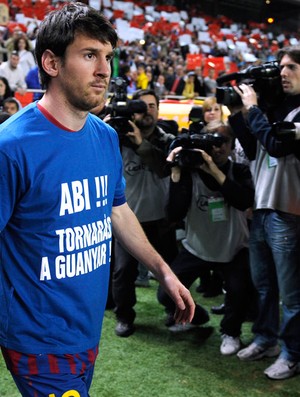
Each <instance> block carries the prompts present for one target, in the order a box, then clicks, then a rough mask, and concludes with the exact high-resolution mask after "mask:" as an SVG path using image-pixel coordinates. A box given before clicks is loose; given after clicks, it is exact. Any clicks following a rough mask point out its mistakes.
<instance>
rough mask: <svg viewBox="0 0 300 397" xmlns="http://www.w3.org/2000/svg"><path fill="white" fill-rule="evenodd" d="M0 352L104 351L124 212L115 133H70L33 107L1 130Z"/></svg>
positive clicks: (102, 127) (103, 127) (97, 126)
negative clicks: (114, 252)
mask: <svg viewBox="0 0 300 397" xmlns="http://www.w3.org/2000/svg"><path fill="white" fill-rule="evenodd" d="M0 202H1V206H0V231H1V233H0V307H1V310H0V345H2V346H4V347H6V348H9V349H14V350H16V351H20V352H24V353H53V354H61V353H70V354H72V353H76V352H81V351H84V350H86V349H89V348H91V347H94V346H96V345H97V343H98V342H99V338H100V333H101V327H102V319H103V313H104V310H105V304H106V297H107V289H108V279H109V268H110V256H111V237H112V227H111V211H112V207H113V206H118V205H121V204H123V203H125V195H124V180H123V177H122V158H121V155H120V151H119V143H118V137H117V134H116V132H115V131H114V130H113V129H112V128H111V127H109V126H108V125H107V124H105V123H103V122H102V121H101V120H100V119H99V118H97V117H95V116H93V115H91V114H90V115H89V116H88V118H87V120H86V123H85V125H84V127H83V128H82V129H81V130H80V131H77V132H68V131H66V130H64V129H61V128H59V127H58V126H56V125H54V124H53V123H52V122H50V121H49V120H48V119H47V118H46V117H45V116H44V115H43V114H42V113H41V111H40V110H39V109H38V107H37V104H36V103H32V104H30V105H29V106H27V107H26V108H25V109H23V110H21V111H20V112H18V113H17V114H16V115H14V116H12V117H11V118H9V119H8V120H7V121H6V122H5V123H4V124H2V126H1V128H0Z"/></svg>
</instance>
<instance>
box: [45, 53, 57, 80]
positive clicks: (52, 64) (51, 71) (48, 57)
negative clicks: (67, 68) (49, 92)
mask: <svg viewBox="0 0 300 397" xmlns="http://www.w3.org/2000/svg"><path fill="white" fill-rule="evenodd" d="M58 64H59V58H58V57H57V56H56V55H55V54H54V53H53V52H52V51H51V50H46V51H44V53H43V55H42V66H43V69H44V71H45V72H46V73H47V74H48V75H49V76H51V77H56V76H57V75H58V69H59V68H58Z"/></svg>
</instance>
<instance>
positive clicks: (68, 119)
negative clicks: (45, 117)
mask: <svg viewBox="0 0 300 397" xmlns="http://www.w3.org/2000/svg"><path fill="white" fill-rule="evenodd" d="M39 103H40V105H41V106H42V107H43V108H44V109H46V110H47V112H48V113H50V114H51V116H52V117H53V118H54V119H55V120H57V121H58V123H60V124H61V125H63V126H64V127H65V128H66V129H68V130H72V131H79V130H81V128H82V127H83V126H84V124H85V120H86V117H87V115H88V112H83V111H79V110H77V109H74V108H72V107H71V105H68V103H67V101H66V100H64V98H61V97H60V96H59V95H57V96H55V95H54V94H53V92H48V91H46V93H45V94H44V95H43V97H42V99H40V101H39Z"/></svg>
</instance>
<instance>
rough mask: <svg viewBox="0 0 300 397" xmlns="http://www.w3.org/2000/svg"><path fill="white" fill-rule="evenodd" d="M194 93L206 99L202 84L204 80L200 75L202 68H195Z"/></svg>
mask: <svg viewBox="0 0 300 397" xmlns="http://www.w3.org/2000/svg"><path fill="white" fill-rule="evenodd" d="M194 72H195V75H196V77H195V91H196V92H198V94H199V96H202V97H206V88H205V84H204V78H203V75H202V67H201V66H196V67H195V70H194Z"/></svg>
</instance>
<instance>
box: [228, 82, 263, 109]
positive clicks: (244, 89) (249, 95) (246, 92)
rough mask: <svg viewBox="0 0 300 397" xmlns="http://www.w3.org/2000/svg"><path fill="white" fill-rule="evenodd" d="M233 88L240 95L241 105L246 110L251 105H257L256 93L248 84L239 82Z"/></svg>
mask: <svg viewBox="0 0 300 397" xmlns="http://www.w3.org/2000/svg"><path fill="white" fill-rule="evenodd" d="M233 88H234V90H235V91H236V92H237V93H238V94H239V96H240V97H241V99H242V102H243V105H244V106H245V108H246V109H247V110H249V109H250V108H251V107H252V106H257V95H256V92H255V91H254V89H253V88H252V87H251V86H250V85H247V84H240V85H239V86H238V87H237V86H234V87H233Z"/></svg>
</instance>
